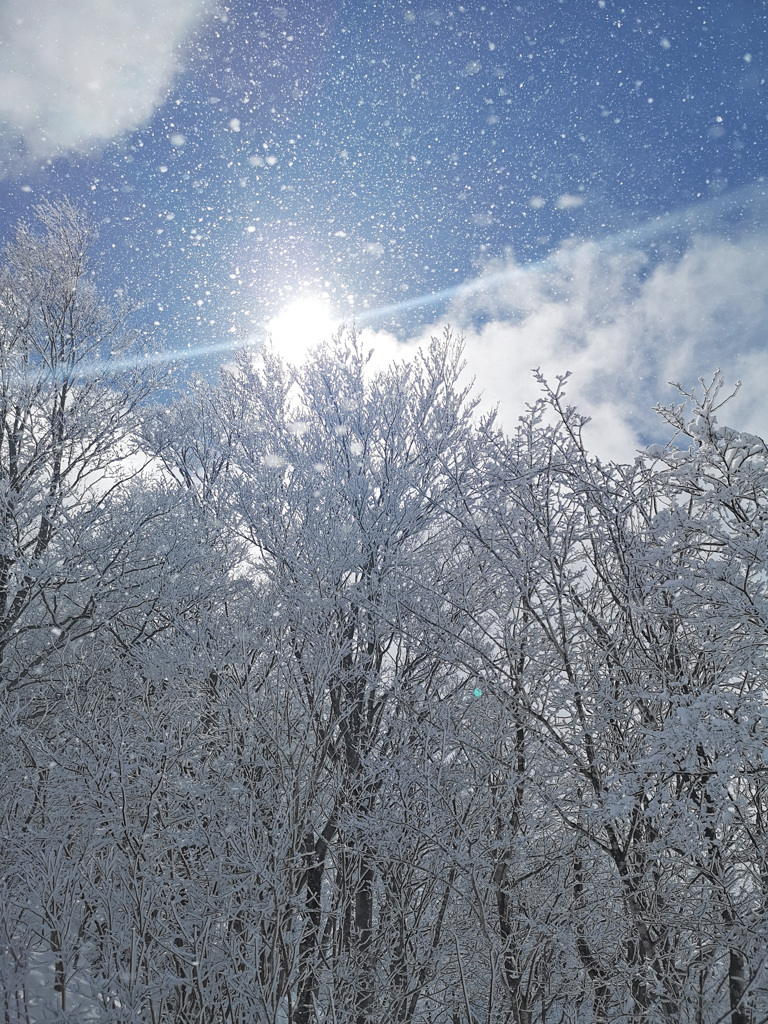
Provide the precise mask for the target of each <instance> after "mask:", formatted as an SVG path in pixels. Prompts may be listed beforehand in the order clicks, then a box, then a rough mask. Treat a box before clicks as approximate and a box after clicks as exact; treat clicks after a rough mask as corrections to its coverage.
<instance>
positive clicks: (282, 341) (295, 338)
mask: <svg viewBox="0 0 768 1024" xmlns="http://www.w3.org/2000/svg"><path fill="white" fill-rule="evenodd" d="M338 328H339V321H338V320H337V319H334V316H333V312H332V310H331V304H330V302H329V301H328V300H327V299H323V298H321V297H320V296H319V295H302V296H300V297H299V298H297V299H294V300H293V302H290V303H289V304H288V305H287V306H283V308H282V309H281V310H280V312H279V313H277V315H276V316H273V317H272V319H271V320H270V321H269V322H268V324H267V332H268V334H269V336H270V337H271V339H272V341H273V343H274V345H275V348H276V349H277V350H278V352H279V353H280V355H281V356H283V358H284V359H287V360H288V362H290V363H298V362H301V361H302V360H303V359H304V358H305V356H306V355H307V353H308V352H309V351H310V350H311V349H313V348H315V347H316V346H317V345H320V344H322V342H324V341H330V339H331V337H332V335H333V334H335V333H336V331H337V330H338Z"/></svg>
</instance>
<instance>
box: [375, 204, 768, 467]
mask: <svg viewBox="0 0 768 1024" xmlns="http://www.w3.org/2000/svg"><path fill="white" fill-rule="evenodd" d="M763 198H764V197H763V192H762V190H755V191H754V193H753V194H751V193H750V192H747V193H745V194H743V196H742V199H743V205H744V206H745V208H747V209H752V212H753V213H754V214H755V217H754V219H753V220H752V221H751V222H750V221H748V220H746V219H745V218H740V222H741V225H742V226H741V227H740V228H738V229H734V228H733V225H731V226H730V227H728V226H727V224H726V223H725V222H723V220H722V219H721V214H722V210H718V208H717V207H716V206H715V205H714V204H713V205H712V206H711V207H710V212H712V213H713V214H716V215H717V216H713V217H712V218H706V217H705V218H704V222H703V223H701V224H700V225H699V227H698V229H696V230H692V231H690V232H689V233H688V237H687V239H686V241H685V242H684V244H683V246H682V250H681V249H680V248H677V249H673V247H670V252H671V253H673V254H671V255H668V256H667V257H666V258H665V257H660V256H659V255H658V254H656V255H654V257H653V258H651V256H649V255H648V252H649V251H650V250H649V246H648V244H647V241H648V240H647V239H644V240H643V242H644V244H642V245H637V246H633V245H632V244H629V243H628V242H627V241H626V240H622V244H621V245H617V244H615V243H612V242H611V240H607V242H603V243H601V242H595V241H584V242H575V243H571V244H568V245H566V246H564V247H562V248H561V249H559V250H558V251H557V252H555V253H553V254H552V255H551V256H550V257H549V258H548V259H547V260H546V261H544V262H543V263H541V264H537V265H536V266H534V267H526V266H524V265H519V264H516V263H515V262H514V261H508V262H506V263H504V264H502V263H499V264H495V265H493V266H490V267H488V268H487V271H486V274H485V276H484V277H480V278H479V279H478V280H477V281H475V282H472V283H471V286H470V287H467V288H465V289H464V290H463V295H462V294H461V293H460V294H459V295H457V297H456V298H455V299H454V300H453V302H452V303H451V305H450V308H449V310H448V313H447V315H446V317H445V318H444V319H443V320H442V321H441V322H440V323H438V324H435V325H432V326H430V327H428V328H425V330H424V331H423V332H420V334H419V337H418V338H415V339H413V340H412V341H410V342H408V343H407V345H405V346H398V344H397V342H396V341H395V339H394V338H393V337H392V336H391V335H387V334H386V333H385V332H375V331H364V332H363V337H364V339H365V340H366V341H367V342H368V343H369V344H373V346H374V347H375V348H376V349H377V350H378V351H377V358H376V362H377V363H378V364H379V365H380V364H381V362H382V361H386V360H387V359H388V358H390V357H391V356H392V355H395V354H399V355H404V354H406V353H409V352H412V351H413V350H414V349H415V348H416V347H417V346H418V344H420V343H423V342H424V341H425V340H426V339H427V338H429V337H430V335H434V334H439V333H442V330H443V325H444V324H445V322H449V323H450V324H451V326H452V328H453V329H454V330H455V331H456V332H459V333H461V334H463V335H464V336H465V339H466V350H465V358H466V361H467V372H468V374H469V375H472V376H474V377H475V378H476V387H477V389H478V390H480V391H482V392H483V405H484V407H486V408H487V407H489V406H492V405H497V404H498V407H499V415H500V419H501V421H502V423H503V424H504V426H505V428H506V429H507V430H508V431H509V430H512V429H514V427H515V425H516V423H517V420H518V417H519V416H520V415H522V414H523V413H524V411H525V406H526V403H530V402H533V401H535V400H536V399H537V398H538V397H540V395H541V391H540V387H539V385H538V383H537V382H536V380H535V379H534V377H533V374H532V370H533V368H536V367H538V368H540V369H541V371H542V373H543V374H544V375H545V377H547V379H548V380H549V381H550V383H552V384H555V383H556V378H557V376H558V375H559V374H563V373H565V372H567V371H570V372H571V374H572V376H571V378H570V379H569V381H568V384H567V398H568V402H569V404H573V405H575V406H576V407H577V408H578V410H579V411H580V412H581V413H583V414H584V415H587V416H589V417H591V423H590V424H589V426H588V427H587V428H586V430H585V438H586V440H587V443H588V445H589V447H590V450H591V451H593V452H594V454H596V455H599V456H600V457H601V458H604V459H616V460H620V461H632V459H633V458H634V456H635V453H636V451H637V450H638V449H639V448H643V447H645V446H646V445H647V444H649V443H651V441H654V442H655V441H659V440H662V441H663V440H666V439H667V438H668V436H669V429H668V428H667V427H666V425H665V424H664V423H663V422H662V421H661V420H660V418H659V417H658V416H657V415H656V414H655V413H654V412H653V406H654V405H656V404H657V403H661V404H668V403H669V402H672V401H676V400H679V399H678V396H677V392H676V391H675V389H674V388H673V387H671V386H670V385H669V383H668V382H670V381H679V382H680V384H681V385H682V386H683V387H685V388H686V389H689V388H690V387H692V386H694V385H696V384H697V381H698V378H699V377H703V378H704V379H705V380H708V379H711V377H712V375H713V373H714V372H715V370H716V369H718V368H719V369H720V370H721V371H722V373H723V374H724V376H725V378H726V382H727V384H728V385H729V387H732V386H734V385H735V384H736V382H737V381H738V380H741V381H742V387H741V390H740V391H739V393H738V395H737V396H736V397H735V398H734V399H733V401H732V402H729V403H728V405H727V406H726V408H725V409H724V410H723V411H722V413H721V414H720V415H719V422H721V423H728V424H730V425H732V426H734V427H737V428H739V429H742V430H748V431H750V432H751V433H756V434H760V435H762V436H763V437H768V274H766V271H765V268H766V267H767V266H768V225H766V224H765V218H764V217H763V216H762V213H763ZM702 205H704V204H702ZM726 221H727V218H726ZM761 221H762V223H761ZM745 224H746V225H748V226H744V225H745ZM657 241H658V240H657ZM658 249H660V250H661V251H662V252H663V251H664V250H663V245H661V244H659V245H658V246H657V252H658ZM484 280H486V281H487V285H485V286H484V285H483V282H484Z"/></svg>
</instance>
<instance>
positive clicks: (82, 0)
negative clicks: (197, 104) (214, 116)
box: [0, 0, 206, 173]
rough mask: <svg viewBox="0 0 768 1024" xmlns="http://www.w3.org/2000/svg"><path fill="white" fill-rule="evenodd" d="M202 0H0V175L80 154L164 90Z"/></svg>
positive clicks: (144, 114) (136, 117)
mask: <svg viewBox="0 0 768 1024" xmlns="http://www.w3.org/2000/svg"><path fill="white" fill-rule="evenodd" d="M205 9H206V0H163V2H162V3H157V2H156V0H130V2H126V0H36V2H34V3H30V2H29V0H0V173H7V172H8V170H9V169H11V168H12V167H14V166H19V165H23V163H24V161H25V160H29V159H33V160H39V159H43V158H46V157H51V156H56V155H58V154H61V153H65V152H67V151H77V152H87V151H88V150H90V149H91V148H93V147H94V146H96V145H98V144H101V143H104V142H105V141H108V140H109V139H112V138H114V137H115V136H117V135H119V134H120V133H122V132H124V131H127V130H130V129H132V128H135V127H137V126H138V125H140V124H141V123H142V122H144V121H145V120H147V118H149V117H150V116H151V114H152V113H153V111H154V110H155V108H156V107H157V106H158V104H159V103H161V102H162V101H163V100H164V99H165V97H166V96H167V93H168V90H169V88H170V85H171V83H172V81H173V77H174V75H175V73H176V72H177V70H178V68H179V45H180V43H181V42H182V41H183V40H184V38H185V37H186V36H187V35H188V34H189V32H190V31H191V30H192V28H193V27H194V25H195V24H196V22H197V21H198V20H199V18H200V17H201V15H202V14H203V13H204V11H205Z"/></svg>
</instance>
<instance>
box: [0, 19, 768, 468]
mask: <svg viewBox="0 0 768 1024" xmlns="http://www.w3.org/2000/svg"><path fill="white" fill-rule="evenodd" d="M767 27H768V7H767V6H766V3H764V2H761V0H749V2H729V3H727V4H723V3H721V2H713V0H701V2H687V0H678V2H670V3H660V2H628V0H625V2H624V3H615V2H613V0H564V2H561V3H557V2H554V0H529V2H520V3H504V2H499V0H487V2H485V3H464V4H453V3H450V2H441V3H435V2H433V3H426V2H419V0H414V2H406V0H392V2H386V3H385V2H370V3H363V2H360V0H358V2H354V3H353V2H346V3H341V2H337V3H330V2H325V3H319V2H315V0H308V2H301V3H298V2H283V3H278V4H272V3H254V2H250V3H249V2H246V0H238V2H235V3H227V4H224V3H222V4H219V5H216V4H215V3H213V2H212V0H211V2H203V0H167V2H165V3H163V4H162V5H158V4H156V3H154V2H150V0H131V3H130V4H126V3H125V2H124V0H120V2H118V0H66V2H64V0H40V2H39V3H37V4H35V5H34V6H33V5H30V4H29V3H28V2H22V0H0V174H2V177H1V178H0V230H1V231H2V232H3V233H5V232H6V231H7V229H8V227H9V226H10V225H11V224H12V223H13V222H14V221H15V220H16V219H17V218H18V217H19V216H21V215H26V214H27V213H28V212H29V211H30V209H31V208H32V207H33V206H34V204H35V202H37V201H39V200H40V199H41V198H43V197H46V196H48V197H55V196H57V195H61V194H67V195H69V196H70V197H71V198H72V199H74V200H75V201H76V202H78V203H81V204H83V205H86V206H87V207H88V209H89V210H90V212H91V214H92V216H93V217H94V219H95V220H96V221H97V222H98V223H99V224H100V242H99V246H100V249H101V253H102V264H103V275H102V279H103V280H105V281H106V282H107V283H108V285H109V287H110V288H114V289H117V288H121V287H122V288H126V289H127V290H128V292H129V293H130V294H131V295H132V296H134V297H136V298H138V299H139V300H140V301H141V302H142V304H143V305H142V309H141V311H140V313H139V318H140V320H141V322H142V323H144V324H145V325H146V326H147V327H151V328H153V329H154V330H155V333H156V337H157V340H158V343H160V344H162V345H164V346H165V347H166V348H167V349H169V350H177V349H184V350H190V349H191V350H194V351H195V352H200V351H202V352H203V353H206V352H208V351H209V350H210V352H212V353H213V352H216V353H219V352H221V351H222V349H224V348H225V347H226V346H227V345H230V344H233V343H237V342H243V341H249V340H250V341H254V340H255V341H258V340H259V339H261V338H263V337H264V335H265V333H266V332H267V330H268V329H269V325H270V322H272V323H274V320H273V318H274V317H276V316H278V315H279V314H280V311H281V310H283V309H284V308H285V307H286V306H289V305H290V304H291V303H293V302H295V301H296V300H297V298H298V297H300V296H305V297H306V296H311V297H314V298H315V299H320V300H322V301H323V302H324V303H325V305H326V307H327V309H328V312H329V316H330V317H331V318H333V319H334V320H336V319H340V320H345V321H347V322H349V321H350V320H352V319H354V320H356V322H357V323H359V324H360V325H361V326H364V327H365V329H366V332H367V336H368V338H369V340H370V343H371V345H373V346H374V347H375V348H376V349H377V351H378V352H379V355H380V357H381V358H382V359H384V358H386V357H387V356H388V355H389V354H390V353H393V352H394V353H396V352H398V351H403V350H406V351H409V350H410V348H411V346H412V345H413V344H414V343H415V342H416V341H418V340H419V339H420V338H423V337H424V336H428V335H429V334H430V333H435V332H438V331H441V330H442V326H443V325H444V324H445V323H446V322H447V321H450V322H451V324H453V325H454V326H455V327H456V328H457V329H459V330H463V331H464V332H465V333H466V335H467V358H468V362H469V365H470V369H471V371H473V372H474V373H475V374H476V375H477V378H478V382H479V384H480V386H481V387H483V389H484V391H485V394H486V396H487V398H488V400H489V401H492V402H499V403H500V405H501V409H502V414H503V415H504V417H505V419H506V421H507V422H508V423H509V425H512V424H513V423H514V418H515V416H516V415H517V414H518V413H519V412H520V411H522V408H523V406H524V403H525V401H527V400H529V399H530V398H531V397H533V396H534V395H535V387H534V386H533V385H532V383H531V378H530V374H529V370H530V368H531V367H532V366H534V365H538V364H541V365H542V366H543V367H544V368H545V369H546V371H547V372H548V373H551V374H554V373H557V372H563V371H565V370H568V369H570V370H572V371H573V374H574V376H573V382H572V385H571V395H572V397H573V398H574V399H575V400H576V401H577V402H578V404H579V405H580V406H581V407H582V408H584V410H585V411H586V412H588V413H590V414H591V415H592V416H593V417H594V421H595V428H594V430H593V439H594V445H595V447H596V448H598V449H599V450H601V452H602V453H603V454H607V455H617V456H621V457H627V455H628V454H631V452H632V450H633V449H634V446H636V445H637V444H638V443H640V441H642V440H643V439H644V438H647V437H650V436H651V433H652V432H653V426H652V421H651V420H650V419H649V415H648V409H649V408H650V406H651V405H652V404H653V403H654V402H655V401H657V400H659V399H662V400H669V399H670V398H671V397H672V394H671V392H670V390H669V388H668V387H667V386H666V381H667V380H669V379H678V378H679V379H681V380H682V381H683V382H688V381H694V380H695V379H696V377H698V376H699V375H701V374H703V375H708V374H710V373H711V371H712V370H713V369H714V368H715V366H717V365H721V366H722V368H723V370H724V371H725V373H726V375H727V376H728V378H729V379H731V380H735V379H736V378H737V377H743V378H744V381H745V383H744V387H743V388H742V392H741V395H740V397H739V400H738V401H739V402H740V405H739V404H734V407H733V415H732V416H731V419H736V420H738V422H739V423H741V424H743V425H744V426H745V427H749V428H750V429H753V430H760V429H762V430H763V432H765V431H766V430H768V417H766V414H765V413H764V411H763V406H764V405H765V403H764V402H763V397H762V391H763V389H764V385H765V383H766V382H768V359H767V358H766V354H765V351H766V326H767V325H768V274H766V273H765V271H764V269H763V268H764V267H765V266H766V255H768V204H767V201H766V182H765V179H764V175H765V173H766V154H767V153H768V145H767V143H768V122H767V121H766V113H767V112H768V105H767V104H766V79H767V78H768V61H767V59H766V28H767ZM285 343H286V345H290V342H289V341H286V342H285ZM214 361H215V360H214V357H213V356H211V357H210V358H208V359H205V358H203V359H202V361H201V362H200V365H202V366H204V367H206V368H209V367H210V366H211V365H212V364H213V362H214ZM198 369H199V367H198ZM198 369H196V370H195V372H198Z"/></svg>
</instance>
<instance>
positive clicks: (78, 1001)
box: [0, 203, 768, 1024]
mask: <svg viewBox="0 0 768 1024" xmlns="http://www.w3.org/2000/svg"><path fill="white" fill-rule="evenodd" d="M92 243H93V232H92V230H91V229H90V228H89V226H88V224H87V223H86V221H85V220H84V218H83V217H82V216H81V215H80V214H79V213H78V212H77V211H75V210H74V209H73V208H72V207H71V206H69V205H68V204H67V203H59V204H56V205H48V206H46V207H44V208H42V209H41V210H40V223H39V224H38V225H37V226H32V227H30V226H27V225H21V226H20V227H19V228H18V230H17V233H16V235H15V236H14V238H13V239H12V241H11V242H10V245H9V247H8V248H7V250H6V252H5V255H4V257H3V264H2V270H1V271H0V274H1V275H2V276H0V1020H1V1021H2V1022H4V1024H43V1022H51V1024H52V1022H65V1021H67V1022H89V1021H98V1022H102V1021H103V1022H112V1024H144V1022H146V1024H268V1022H269V1024H280V1022H286V1024H320V1022H322V1024H411V1022H413V1024H417V1022H418V1024H422V1022H423V1024H502V1022H504V1024H507V1022H509V1024H559V1022H569V1024H614V1022H626V1024H640V1022H643V1024H721V1022H722V1024H759V1022H763V1021H766V1020H768V971H767V969H766V959H768V709H767V708H766V697H765V694H766V681H767V680H768V664H767V663H766V641H767V639H768V593H767V592H766V565H767V564H768V562H767V551H766V544H767V542H768V448H767V447H766V445H765V443H764V442H763V441H762V440H761V439H759V438H757V437H755V436H752V435H748V434H744V433H742V432H740V431H739V430H738V429H730V428H728V427H723V426H720V425H719V424H718V422H717V417H716V412H717V410H718V407H719V405H720V404H721V403H722V400H723V398H724V396H725V388H724V385H723V383H722V381H720V380H719V379H718V378H716V379H715V380H714V381H713V382H712V383H711V384H709V385H699V386H698V388H697V389H696V391H691V392H689V393H685V392H684V391H681V395H680V404H679V405H676V406H674V405H673V406H669V407H668V408H665V409H661V410H660V413H661V415H662V416H663V417H664V418H665V420H666V428H667V433H668V438H669V442H668V444H667V445H666V446H665V447H662V446H656V447H654V448H653V449H651V450H649V451H648V452H647V453H646V454H645V455H644V456H643V457H639V458H638V459H637V460H636V462H635V463H634V465H607V464H604V463H601V462H600V461H598V460H597V459H595V458H592V457H591V456H590V455H589V454H588V452H587V451H586V450H585V446H584V443H583V441H582V426H583V421H582V419H581V418H580V417H579V414H578V412H576V411H574V410H573V409H572V408H570V407H569V406H568V405H567V402H566V396H565V381H564V380H561V381H559V382H556V383H555V384H554V385H553V386H548V385H547V384H546V382H545V381H543V380H542V381H541V385H542V398H541V400H540V402H539V403H538V404H537V405H536V406H535V407H534V408H532V409H530V410H529V411H528V413H527V415H526V416H525V417H524V418H523V419H522V420H521V421H520V423H519V426H518V427H517V429H516V430H515V431H514V432H513V433H512V434H506V433H504V432H502V431H501V430H500V429H499V427H498V426H497V424H496V422H495V420H494V417H493V416H486V417H481V416H480V415H479V413H478V411H477V409H476V403H475V401H474V399H473V395H472V392H471V390H470V389H469V388H468V387H467V386H466V385H465V384H463V383H462V381H461V378H460V370H461V345H460V342H459V341H458V340H457V339H455V338H453V337H451V335H450V334H449V333H446V335H445V337H443V338H441V339H438V340H434V341H433V342H432V344H431V345H430V346H428V347H427V348H425V349H424V350H423V351H422V353H421V354H420V355H419V356H418V357H417V358H416V359H415V360H413V361H411V362H404V363H398V364H395V365H393V366H391V367H390V368H389V369H388V370H386V371H384V372H374V371H373V370H371V369H370V368H369V367H368V365H367V362H366V357H365V353H364V352H363V351H362V350H361V346H360V343H359V340H358V339H356V337H355V336H354V334H353V333H347V334H344V335H343V336H341V337H340V338H337V339H336V340H335V341H332V342H329V343H328V345H326V346H325V347H323V348H321V349H319V350H318V351H316V352H315V353H314V354H313V355H312V356H311V357H310V358H309V359H308V360H307V361H306V362H305V363H304V364H303V365H302V366H300V367H298V368H296V369H294V368H291V367H289V366H288V365H286V364H285V363H284V362H283V361H282V360H281V359H280V358H279V356H278V355H277V354H276V353H274V352H272V351H270V350H268V349H262V350H261V351H259V352H255V353H254V352H252V351H251V352H246V351H243V352H241V353H240V354H239V355H238V356H237V357H236V359H235V360H234V361H233V363H232V364H230V365H228V366H226V367H224V368H223V369H222V370H221V371H220V373H219V375H218V377H217V379H216V380H201V381H197V382H195V383H193V384H190V385H189V386H186V387H185V388H184V389H183V390H180V391H179V393H178V395H177V396H176V397H175V398H171V397H169V395H170V392H169V390H168V383H167V381H164V380H163V378H162V376H161V375H160V374H159V373H158V371H157V370H156V369H154V368H153V367H154V364H153V362H152V361H151V360H142V359H141V358H140V357H141V352H140V349H139V338H138V336H134V335H132V334H131V332H130V330H129V329H128V328H127V327H126V326H125V324H126V320H125V313H126V311H125V310H120V309H115V308H112V307H111V306H110V305H109V304H108V303H106V302H105V301H104V300H103V299H102V297H100V294H99V291H98V286H97V283H94V278H93V275H92V269H91V266H90V263H89V249H90V248H91V246H92ZM720 415H721V416H722V415H723V413H720Z"/></svg>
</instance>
